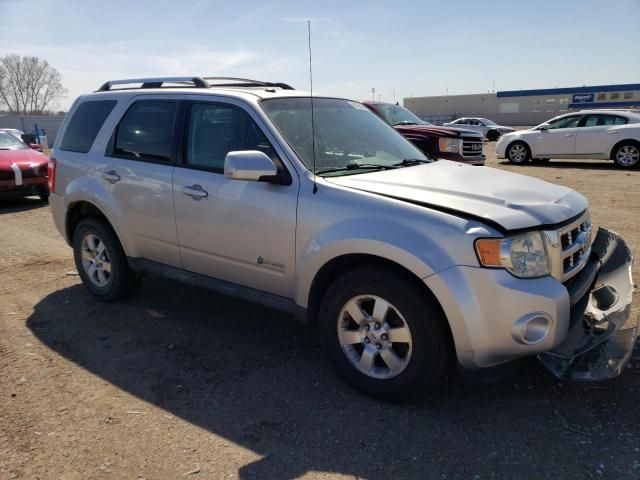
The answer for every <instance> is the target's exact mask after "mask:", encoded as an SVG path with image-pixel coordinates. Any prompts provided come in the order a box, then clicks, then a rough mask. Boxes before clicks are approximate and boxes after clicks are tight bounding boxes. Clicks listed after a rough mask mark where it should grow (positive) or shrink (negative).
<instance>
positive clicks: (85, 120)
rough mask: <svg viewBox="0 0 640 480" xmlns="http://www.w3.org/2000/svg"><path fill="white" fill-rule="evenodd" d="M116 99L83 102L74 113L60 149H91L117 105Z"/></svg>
mask: <svg viewBox="0 0 640 480" xmlns="http://www.w3.org/2000/svg"><path fill="white" fill-rule="evenodd" d="M116 103H117V102H116V101H115V100H96V101H88V102H83V103H81V104H80V106H79V107H78V108H77V109H76V111H75V112H74V113H73V117H71V120H70V121H69V125H68V126H67V129H66V131H65V132H64V138H63V139H62V142H61V143H60V150H66V151H68V152H80V153H87V152H88V151H89V150H91V145H93V142H94V140H95V139H96V136H97V135H98V132H99V131H100V128H101V127H102V125H103V124H104V121H105V120H106V118H107V117H108V116H109V114H110V113H111V110H113V107H115V105H116Z"/></svg>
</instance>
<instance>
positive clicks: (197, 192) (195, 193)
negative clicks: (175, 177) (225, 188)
mask: <svg viewBox="0 0 640 480" xmlns="http://www.w3.org/2000/svg"><path fill="white" fill-rule="evenodd" d="M182 193H184V194H185V195H186V196H187V197H191V198H193V199H194V200H200V199H201V198H207V197H208V196H209V193H207V191H206V190H205V189H204V188H202V187H201V186H200V185H191V186H190V187H182Z"/></svg>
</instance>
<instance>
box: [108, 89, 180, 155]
mask: <svg viewBox="0 0 640 480" xmlns="http://www.w3.org/2000/svg"><path fill="white" fill-rule="evenodd" d="M176 106H177V104H176V102H174V101H160V100H157V101H156V100H139V101H137V102H135V103H134V104H133V105H131V106H130V107H129V109H128V110H127V112H126V113H125V114H124V117H122V120H120V123H119V124H118V126H117V127H116V131H115V133H114V137H113V152H112V156H114V157H119V158H127V159H132V160H152V161H163V162H169V161H170V160H171V156H172V155H171V145H172V143H171V141H172V136H173V125H174V120H175V115H176Z"/></svg>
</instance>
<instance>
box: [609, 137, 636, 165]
mask: <svg viewBox="0 0 640 480" xmlns="http://www.w3.org/2000/svg"><path fill="white" fill-rule="evenodd" d="M612 157H613V161H614V162H616V165H618V166H619V167H622V168H637V167H638V166H640V144H638V143H636V142H631V141H629V142H623V143H621V144H620V145H617V146H616V148H615V150H614V151H613V155H612Z"/></svg>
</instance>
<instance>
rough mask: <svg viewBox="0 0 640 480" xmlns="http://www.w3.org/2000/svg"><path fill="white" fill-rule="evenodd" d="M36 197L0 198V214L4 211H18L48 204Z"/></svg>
mask: <svg viewBox="0 0 640 480" xmlns="http://www.w3.org/2000/svg"><path fill="white" fill-rule="evenodd" d="M48 205H49V203H48V202H43V201H42V200H40V198H38V197H9V198H0V215H2V214H4V213H18V212H26V211H28V210H33V209H35V208H42V207H46V206H48Z"/></svg>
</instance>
